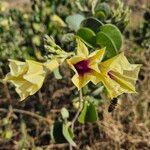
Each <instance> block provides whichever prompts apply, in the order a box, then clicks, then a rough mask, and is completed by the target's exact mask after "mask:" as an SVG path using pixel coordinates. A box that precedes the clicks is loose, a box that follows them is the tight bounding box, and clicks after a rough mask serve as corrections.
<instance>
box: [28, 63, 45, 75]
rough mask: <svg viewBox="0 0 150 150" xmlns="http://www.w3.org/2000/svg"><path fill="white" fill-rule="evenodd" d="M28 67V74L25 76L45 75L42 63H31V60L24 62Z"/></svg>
mask: <svg viewBox="0 0 150 150" xmlns="http://www.w3.org/2000/svg"><path fill="white" fill-rule="evenodd" d="M26 62H27V65H28V72H27V74H32V75H33V74H35V75H36V74H45V70H44V67H43V64H42V63H39V62H36V61H33V60H26Z"/></svg>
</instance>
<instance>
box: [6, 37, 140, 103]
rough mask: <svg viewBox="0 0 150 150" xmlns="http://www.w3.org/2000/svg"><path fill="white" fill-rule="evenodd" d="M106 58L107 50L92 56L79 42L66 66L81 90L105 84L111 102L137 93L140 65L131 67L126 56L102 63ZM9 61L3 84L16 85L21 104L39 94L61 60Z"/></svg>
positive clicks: (122, 54)
mask: <svg viewBox="0 0 150 150" xmlns="http://www.w3.org/2000/svg"><path fill="white" fill-rule="evenodd" d="M104 55H105V48H102V49H98V50H96V51H94V52H92V53H91V54H89V51H88V49H87V47H86V45H85V44H84V43H83V42H82V41H81V40H80V39H77V54H76V55H74V56H73V57H71V58H70V59H67V63H68V64H69V67H70V68H71V69H72V70H73V71H74V72H75V75H74V76H73V77H72V82H73V83H74V85H75V86H76V87H77V88H78V90H80V89H81V88H83V87H84V86H85V85H86V84H88V83H89V82H90V81H91V82H92V83H94V84H95V85H96V84H97V83H99V82H102V83H103V85H104V86H105V88H106V90H107V92H108V96H109V97H110V98H111V99H113V98H116V97H117V96H119V95H121V94H122V93H136V90H135V82H136V80H137V78H138V73H139V70H140V67H141V65H139V64H130V63H129V62H128V60H127V58H126V57H125V56H124V53H120V54H118V55H117V56H115V57H113V58H110V59H108V60H106V61H103V62H102V60H103V57H104ZM9 61H10V65H9V67H10V73H8V74H7V75H6V77H5V79H4V80H5V81H8V82H11V83H13V84H14V85H15V87H16V92H17V93H18V94H19V96H20V97H21V100H24V99H25V98H26V97H28V96H29V95H33V94H34V93H36V92H37V91H38V90H39V89H40V88H41V87H42V85H43V82H44V79H45V77H46V74H47V72H48V71H49V70H50V71H53V70H54V69H56V68H57V67H58V66H59V60H50V61H47V62H45V63H39V62H36V61H33V60H26V62H21V61H16V60H9Z"/></svg>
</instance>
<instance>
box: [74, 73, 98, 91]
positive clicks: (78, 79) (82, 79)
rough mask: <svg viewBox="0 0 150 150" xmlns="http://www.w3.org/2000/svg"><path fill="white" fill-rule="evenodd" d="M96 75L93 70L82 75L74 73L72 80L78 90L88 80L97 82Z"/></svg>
mask: <svg viewBox="0 0 150 150" xmlns="http://www.w3.org/2000/svg"><path fill="white" fill-rule="evenodd" d="M98 76H99V74H98V73H97V72H95V71H91V72H88V73H86V74H84V75H83V76H79V75H78V74H77V73H76V74H75V75H74V76H73V77H72V82H73V83H74V85H75V86H76V87H77V88H78V90H80V89H81V88H83V87H84V86H85V85H86V84H88V83H89V82H90V81H92V82H93V83H94V84H97V83H98V82H99V80H98Z"/></svg>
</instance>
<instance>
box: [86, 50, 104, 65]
mask: <svg viewBox="0 0 150 150" xmlns="http://www.w3.org/2000/svg"><path fill="white" fill-rule="evenodd" d="M104 54H105V48H102V49H99V50H96V51H94V52H93V53H91V54H90V55H89V57H88V58H89V59H90V64H93V63H99V62H101V61H102V59H103V57H104Z"/></svg>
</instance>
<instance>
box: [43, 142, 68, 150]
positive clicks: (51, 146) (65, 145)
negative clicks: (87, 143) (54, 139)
mask: <svg viewBox="0 0 150 150" xmlns="http://www.w3.org/2000/svg"><path fill="white" fill-rule="evenodd" d="M67 146H69V144H68V143H63V144H50V145H44V146H40V147H41V148H46V149H54V148H64V147H67Z"/></svg>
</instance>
